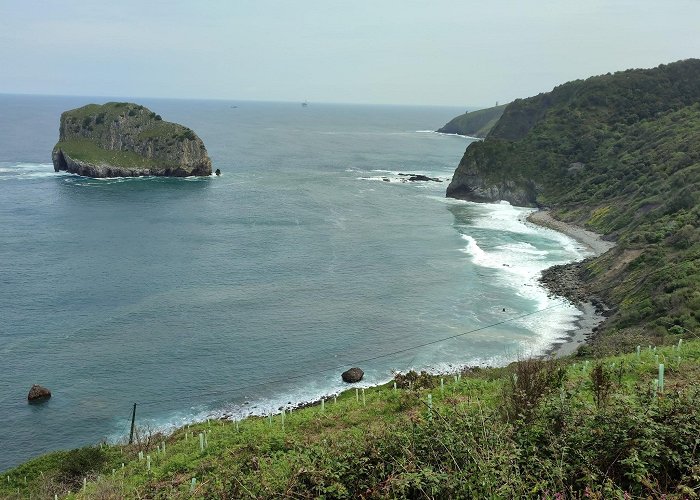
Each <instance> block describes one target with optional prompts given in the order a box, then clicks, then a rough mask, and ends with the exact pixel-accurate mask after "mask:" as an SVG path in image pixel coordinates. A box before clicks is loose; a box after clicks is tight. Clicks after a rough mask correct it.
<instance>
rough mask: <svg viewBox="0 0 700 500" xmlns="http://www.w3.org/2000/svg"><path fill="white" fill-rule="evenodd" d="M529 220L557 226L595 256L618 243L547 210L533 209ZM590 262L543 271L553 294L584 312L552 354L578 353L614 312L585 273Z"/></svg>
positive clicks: (556, 228)
mask: <svg viewBox="0 0 700 500" xmlns="http://www.w3.org/2000/svg"><path fill="white" fill-rule="evenodd" d="M527 220H528V221H529V222H531V223H533V224H537V225H539V226H543V227H548V228H550V229H554V230H555V231H559V232H560V233H563V234H566V235H567V236H569V237H571V238H574V239H575V240H576V241H578V242H579V243H581V244H583V245H584V246H586V247H587V248H588V249H589V250H590V251H591V252H592V253H593V254H594V256H595V257H597V256H599V255H602V254H603V253H605V252H607V251H608V250H610V249H611V248H612V247H614V246H615V243H613V242H611V241H606V240H604V239H603V238H602V236H601V235H599V234H597V233H594V232H593V231H588V230H587V229H584V228H582V227H580V226H576V225H574V224H569V223H566V222H563V221H560V220H557V219H555V218H554V217H552V216H551V214H550V213H549V212H548V211H545V210H540V211H537V212H533V213H532V214H530V216H529V217H528V218H527ZM589 261H590V258H589V259H585V260H582V261H579V262H572V263H570V264H563V265H558V266H552V267H550V268H548V269H545V270H544V271H542V277H541V278H540V282H541V283H542V285H543V286H544V287H545V288H546V289H547V290H548V291H549V292H550V293H551V294H552V295H557V296H561V297H565V298H567V299H568V300H570V301H571V302H572V303H573V304H575V305H576V307H578V308H579V310H580V311H581V312H582V315H581V318H579V320H578V321H577V322H576V324H575V326H574V328H573V329H572V330H571V331H570V332H569V338H568V339H566V340H565V341H562V342H561V343H558V344H555V345H554V346H553V347H552V349H550V351H549V353H548V354H550V355H554V356H566V355H569V354H572V353H574V352H576V350H578V348H579V347H580V346H581V345H582V344H583V343H585V342H586V341H587V340H588V339H589V338H590V336H591V335H593V334H594V333H595V331H596V330H597V329H598V326H599V325H600V324H601V323H602V322H603V321H605V319H606V317H607V316H609V315H610V314H611V312H612V310H611V308H610V307H609V306H608V305H607V304H605V303H604V302H603V301H602V300H601V299H600V298H599V297H597V296H595V294H594V293H593V292H592V291H591V289H590V288H589V286H588V285H587V283H586V282H585V280H584V279H583V273H584V272H585V269H586V265H587V263H588V262H589Z"/></svg>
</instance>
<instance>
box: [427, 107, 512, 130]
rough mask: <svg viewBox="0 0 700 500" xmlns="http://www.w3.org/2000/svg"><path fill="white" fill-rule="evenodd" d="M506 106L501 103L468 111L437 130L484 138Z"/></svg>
mask: <svg viewBox="0 0 700 500" xmlns="http://www.w3.org/2000/svg"><path fill="white" fill-rule="evenodd" d="M505 108H506V105H505V104H501V105H500V106H494V107H492V108H485V109H479V110H476V111H467V112H466V113H464V114H463V115H459V116H457V117H455V118H453V119H452V120H450V121H449V122H447V123H446V124H445V125H443V127H442V128H440V129H438V130H437V132H440V133H442V134H458V135H466V136H469V137H478V138H484V137H486V136H487V135H488V133H489V132H490V131H491V129H492V128H493V126H494V125H496V123H497V122H498V119H499V118H500V117H501V115H502V114H503V110H504V109H505Z"/></svg>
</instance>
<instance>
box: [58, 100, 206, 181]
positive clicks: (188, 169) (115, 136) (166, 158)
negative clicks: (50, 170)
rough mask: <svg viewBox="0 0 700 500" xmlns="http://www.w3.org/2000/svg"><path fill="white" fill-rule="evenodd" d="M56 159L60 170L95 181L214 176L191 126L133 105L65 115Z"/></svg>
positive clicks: (104, 106) (94, 106)
mask: <svg viewBox="0 0 700 500" xmlns="http://www.w3.org/2000/svg"><path fill="white" fill-rule="evenodd" d="M52 158H53V163H54V168H55V170H56V171H59V170H66V171H69V172H72V173H77V174H80V175H87V176H91V177H108V176H132V175H167V176H173V175H174V176H185V175H210V174H211V160H210V159H209V157H208V155H207V151H206V148H205V147H204V143H203V142H202V140H201V139H200V138H199V137H198V136H197V135H196V134H195V133H194V132H193V131H192V130H191V129H190V128H188V127H185V126H183V125H179V124H177V123H171V122H167V121H164V120H162V118H161V117H160V115H157V114H156V113H154V112H153V111H151V110H149V109H148V108H146V107H144V106H141V105H138V104H134V103H128V102H108V103H106V104H102V105H98V104H88V105H86V106H83V107H81V108H77V109H73V110H70V111H66V112H64V113H62V114H61V122H60V129H59V142H58V143H57V144H56V146H55V147H54V150H53V153H52Z"/></svg>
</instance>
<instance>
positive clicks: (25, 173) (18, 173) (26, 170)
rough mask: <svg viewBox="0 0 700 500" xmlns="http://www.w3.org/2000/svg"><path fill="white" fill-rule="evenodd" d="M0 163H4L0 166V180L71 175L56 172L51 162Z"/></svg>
mask: <svg viewBox="0 0 700 500" xmlns="http://www.w3.org/2000/svg"><path fill="white" fill-rule="evenodd" d="M0 165H2V166H0V181H5V180H18V179H19V180H30V179H44V178H47V177H56V176H62V177H63V176H66V175H71V174H68V173H66V172H54V169H53V164H51V163H2V164H0Z"/></svg>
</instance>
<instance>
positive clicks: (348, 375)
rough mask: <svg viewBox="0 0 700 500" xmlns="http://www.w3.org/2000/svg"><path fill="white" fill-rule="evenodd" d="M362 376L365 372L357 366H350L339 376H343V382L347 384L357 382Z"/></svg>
mask: <svg viewBox="0 0 700 500" xmlns="http://www.w3.org/2000/svg"><path fill="white" fill-rule="evenodd" d="M364 376H365V372H363V371H362V370H360V369H359V368H357V367H355V368H350V369H349V370H348V371H345V372H343V373H342V375H341V377H343V382H347V383H348V384H354V383H355V382H359V381H360V380H362V377H364Z"/></svg>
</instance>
